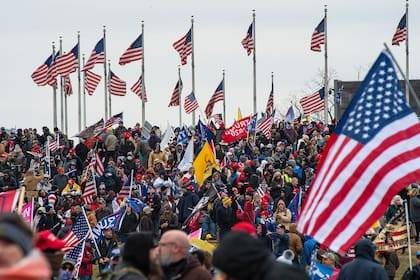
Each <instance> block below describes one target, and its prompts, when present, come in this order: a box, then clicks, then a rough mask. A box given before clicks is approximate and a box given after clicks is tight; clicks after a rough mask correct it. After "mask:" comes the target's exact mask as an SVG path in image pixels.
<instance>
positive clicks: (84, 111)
mask: <svg viewBox="0 0 420 280" xmlns="http://www.w3.org/2000/svg"><path fill="white" fill-rule="evenodd" d="M82 63H83V66H84V65H85V54H83V55H82ZM79 69H80V68H79ZM85 80H86V72H83V127H86V90H85V87H84V83H85V82H86V81H85Z"/></svg>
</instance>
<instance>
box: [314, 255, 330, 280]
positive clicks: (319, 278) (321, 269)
mask: <svg viewBox="0 0 420 280" xmlns="http://www.w3.org/2000/svg"><path fill="white" fill-rule="evenodd" d="M316 255H317V250H314V251H313V253H312V257H311V266H310V268H309V277H310V278H311V279H312V280H327V279H329V278H330V277H331V276H332V274H333V272H334V268H332V267H330V266H326V265H323V264H321V263H319V262H318V261H317V260H316Z"/></svg>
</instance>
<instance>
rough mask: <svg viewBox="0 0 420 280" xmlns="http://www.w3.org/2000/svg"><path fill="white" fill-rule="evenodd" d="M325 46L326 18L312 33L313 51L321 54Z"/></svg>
mask: <svg viewBox="0 0 420 280" xmlns="http://www.w3.org/2000/svg"><path fill="white" fill-rule="evenodd" d="M323 44H325V18H323V19H322V20H321V22H320V23H319V24H318V26H317V27H316V28H315V30H314V32H313V33H312V38H311V51H314V52H320V51H321V45H323Z"/></svg>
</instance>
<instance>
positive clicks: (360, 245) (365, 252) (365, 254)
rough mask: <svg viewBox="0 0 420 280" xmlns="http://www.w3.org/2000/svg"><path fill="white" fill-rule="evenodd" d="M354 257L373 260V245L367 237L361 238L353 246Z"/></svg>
mask: <svg viewBox="0 0 420 280" xmlns="http://www.w3.org/2000/svg"><path fill="white" fill-rule="evenodd" d="M354 249H355V253H356V258H357V257H361V258H364V259H368V260H371V261H374V260H375V246H374V245H373V243H372V241H370V240H369V239H362V240H360V241H358V242H357V243H356V245H355V246H354Z"/></svg>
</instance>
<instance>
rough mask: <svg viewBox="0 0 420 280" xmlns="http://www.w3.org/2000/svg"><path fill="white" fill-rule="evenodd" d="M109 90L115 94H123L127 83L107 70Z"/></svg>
mask: <svg viewBox="0 0 420 280" xmlns="http://www.w3.org/2000/svg"><path fill="white" fill-rule="evenodd" d="M108 88H109V92H110V93H111V94H112V95H116V96H125V95H126V93H127V84H126V82H124V81H123V80H121V79H120V78H119V77H118V76H117V75H115V74H114V72H112V71H111V70H109V81H108Z"/></svg>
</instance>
